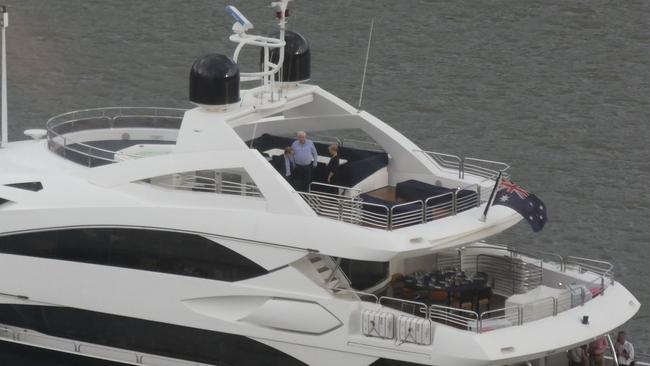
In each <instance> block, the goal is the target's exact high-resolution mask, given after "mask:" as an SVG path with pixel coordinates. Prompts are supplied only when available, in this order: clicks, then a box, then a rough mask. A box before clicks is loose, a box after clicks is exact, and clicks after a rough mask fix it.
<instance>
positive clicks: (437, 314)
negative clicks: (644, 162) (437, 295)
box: [378, 244, 613, 333]
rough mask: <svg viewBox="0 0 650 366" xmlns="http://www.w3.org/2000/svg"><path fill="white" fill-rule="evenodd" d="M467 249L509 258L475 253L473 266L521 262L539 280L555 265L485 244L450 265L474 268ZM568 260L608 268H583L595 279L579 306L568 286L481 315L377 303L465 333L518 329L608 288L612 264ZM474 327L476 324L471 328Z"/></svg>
mask: <svg viewBox="0 0 650 366" xmlns="http://www.w3.org/2000/svg"><path fill="white" fill-rule="evenodd" d="M468 249H491V250H495V251H503V252H505V253H509V256H504V257H500V256H498V255H490V254H484V253H477V254H475V256H476V258H477V259H476V263H477V264H478V262H479V260H478V258H479V257H480V256H488V257H493V258H499V259H503V260H506V261H509V260H512V259H520V260H521V263H522V265H534V266H536V267H537V268H538V271H539V273H537V272H536V273H534V276H538V275H539V276H540V279H541V271H542V266H543V264H544V263H554V262H549V261H545V260H544V259H542V258H535V257H531V256H529V255H527V254H525V253H524V252H520V251H517V250H516V249H514V248H511V247H506V246H495V245H487V244H483V245H482V244H478V245H469V246H467V247H464V248H461V249H460V250H461V254H460V257H462V259H460V260H459V261H458V258H454V259H452V261H453V262H457V261H458V264H460V263H463V266H466V265H470V266H471V265H473V262H471V261H469V260H468V258H467V257H468V256H470V254H464V253H463V252H464V251H466V250H468ZM529 251H530V250H529ZM542 253H544V255H547V256H553V257H554V258H559V262H560V263H563V262H566V260H565V258H564V257H562V256H561V255H559V254H554V253H546V252H542ZM567 258H573V259H576V258H579V259H580V260H582V261H584V262H593V263H600V264H602V265H606V268H607V270H606V271H601V272H602V273H597V272H594V271H593V270H591V269H587V268H586V267H583V269H584V270H586V271H589V272H591V273H593V274H595V275H596V278H594V279H593V280H591V281H589V282H587V281H583V282H584V284H583V286H581V287H580V291H582V292H584V294H583V296H582V297H581V298H582V300H581V301H580V302H579V303H573V301H572V299H573V296H572V294H577V293H576V292H575V289H574V288H571V287H569V286H567V288H566V290H565V291H562V292H560V293H558V294H556V295H553V296H547V297H545V298H541V299H537V300H535V301H530V302H527V303H525V304H519V305H510V306H508V307H503V308H500V309H493V310H488V311H485V312H482V313H480V314H479V313H477V312H474V311H471V310H465V309H459V308H453V307H447V306H442V305H429V307H428V309H427V310H426V311H425V310H424V306H426V304H424V303H421V302H416V301H411V300H406V299H398V298H392V297H380V298H379V301H378V304H380V305H382V306H389V304H387V303H396V304H398V305H400V307H401V309H400V310H403V308H404V306H416V307H415V308H413V309H412V310H413V312H414V311H416V310H418V307H419V312H420V313H421V315H426V316H427V318H428V319H429V320H430V321H436V322H441V323H446V324H450V325H454V326H457V327H458V326H460V327H462V328H467V329H468V330H472V331H474V330H475V331H476V332H478V333H481V332H485V331H489V330H493V329H498V328H504V327H509V326H518V325H522V324H525V323H528V322H531V321H534V320H538V319H542V318H546V317H550V316H557V315H558V314H559V313H560V312H563V311H567V310H569V309H572V308H575V307H576V306H581V305H584V304H585V302H587V301H589V300H590V297H588V295H593V296H594V297H595V296H600V295H602V294H603V293H604V291H605V289H606V288H607V285H608V283H607V281H606V280H607V279H609V277H608V276H610V275H611V274H612V273H613V266H612V265H611V263H609V262H606V261H599V260H593V259H588V258H580V257H567ZM536 261H539V264H536V263H535V262H536ZM445 263H446V262H445ZM569 263H571V262H569ZM510 265H512V264H510ZM558 268H559V270H560V271H561V272H566V270H567V268H566V267H563V266H559V267H558ZM478 270H479V269H478V268H477V271H478ZM580 270H581V269H577V271H580ZM522 276H523V277H521V276H519V277H517V276H512V277H513V281H527V280H526V276H527V275H522ZM515 277H516V278H515ZM589 291H591V294H589ZM497 314H500V315H497ZM490 320H493V321H495V322H496V323H493V324H486V323H485V322H487V321H490ZM499 320H504V322H503V323H499V322H498V321H499ZM473 324H476V325H475V326H472V325H473ZM474 327H476V329H473V328H474Z"/></svg>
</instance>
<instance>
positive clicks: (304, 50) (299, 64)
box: [262, 30, 311, 81]
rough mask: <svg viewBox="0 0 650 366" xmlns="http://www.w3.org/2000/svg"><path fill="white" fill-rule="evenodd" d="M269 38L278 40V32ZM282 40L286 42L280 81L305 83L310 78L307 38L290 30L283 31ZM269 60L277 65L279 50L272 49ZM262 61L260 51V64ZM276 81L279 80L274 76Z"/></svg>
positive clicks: (309, 55) (309, 51)
mask: <svg viewBox="0 0 650 366" xmlns="http://www.w3.org/2000/svg"><path fill="white" fill-rule="evenodd" d="M271 37H274V38H279V37H280V31H277V32H275V33H273V34H271ZM284 40H285V42H287V44H286V46H285V47H284V63H283V65H282V80H281V81H305V80H308V79H309V78H310V77H311V47H310V45H309V41H308V40H307V38H305V37H303V35H302V34H300V33H297V32H293V31H290V30H287V31H285V33H284ZM270 59H271V62H273V63H278V61H279V59H280V49H279V48H274V49H271V51H270ZM263 61H264V50H262V62H263ZM276 80H280V78H279V77H277V76H276Z"/></svg>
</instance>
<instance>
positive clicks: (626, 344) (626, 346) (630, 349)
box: [614, 331, 634, 366]
mask: <svg viewBox="0 0 650 366" xmlns="http://www.w3.org/2000/svg"><path fill="white" fill-rule="evenodd" d="M614 347H615V348H616V356H617V357H618V364H619V365H621V366H623V365H625V366H629V365H633V362H634V346H633V345H632V343H631V342H630V341H628V340H627V337H626V334H625V332H623V331H620V332H618V337H616V344H615V345H614Z"/></svg>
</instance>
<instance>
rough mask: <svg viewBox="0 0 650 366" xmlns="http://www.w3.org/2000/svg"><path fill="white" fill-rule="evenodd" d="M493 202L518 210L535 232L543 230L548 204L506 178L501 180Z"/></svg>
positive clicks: (546, 218)
mask: <svg viewBox="0 0 650 366" xmlns="http://www.w3.org/2000/svg"><path fill="white" fill-rule="evenodd" d="M492 204H493V205H503V206H506V207H510V208H511V209H513V210H515V211H517V212H518V213H519V214H520V215H521V216H523V217H524V218H525V219H526V221H528V223H529V224H530V227H532V228H533V231H535V232H537V231H540V230H542V229H543V228H544V224H546V221H547V220H548V216H547V214H546V206H544V203H543V202H542V200H540V199H539V198H537V196H535V195H534V194H532V193H530V192H528V191H526V190H525V189H523V188H521V187H520V186H518V185H516V184H514V183H512V182H511V181H508V180H505V179H504V180H502V181H501V184H500V185H499V189H498V190H497V193H496V196H495V197H494V202H493V203H492Z"/></svg>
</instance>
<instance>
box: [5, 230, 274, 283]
mask: <svg viewBox="0 0 650 366" xmlns="http://www.w3.org/2000/svg"><path fill="white" fill-rule="evenodd" d="M0 253H6V254H15V255H25V256H32V257H41V258H49V259H58V260H66V261H74V262H83V263H90V264H99V265H106V266H114V267H124V268H133V269H139V270H145V271H153V272H162V273H170V274H175V275H182V276H191V277H201V278H207V279H212V280H219V281H228V282H234V281H240V280H244V279H248V278H253V277H257V276H260V275H264V274H266V273H268V271H266V270H265V269H264V268H262V267H261V266H260V265H258V264H256V263H255V262H253V261H251V260H250V259H248V258H246V257H244V256H242V255H240V254H238V253H236V252H234V251H232V250H230V249H229V248H226V247H224V246H222V245H219V244H218V243H216V242H214V241H212V240H209V239H207V238H205V237H202V236H200V235H193V234H183V233H176V232H168V231H157V230H140V229H120V228H97V229H72V230H57V231H42V232H36V233H29V234H19V235H10V236H2V237H0Z"/></svg>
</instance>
